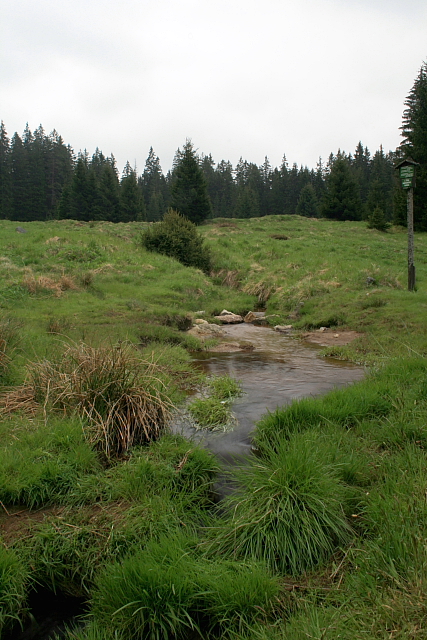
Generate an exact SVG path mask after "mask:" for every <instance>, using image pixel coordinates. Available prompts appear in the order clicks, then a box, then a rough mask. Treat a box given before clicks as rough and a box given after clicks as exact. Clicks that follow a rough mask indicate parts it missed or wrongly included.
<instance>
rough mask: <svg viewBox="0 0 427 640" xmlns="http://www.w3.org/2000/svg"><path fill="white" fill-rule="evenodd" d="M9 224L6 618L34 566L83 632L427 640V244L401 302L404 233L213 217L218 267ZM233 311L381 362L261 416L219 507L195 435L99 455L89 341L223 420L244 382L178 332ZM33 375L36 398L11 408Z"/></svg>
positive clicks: (4, 229) (4, 366)
mask: <svg viewBox="0 0 427 640" xmlns="http://www.w3.org/2000/svg"><path fill="white" fill-rule="evenodd" d="M15 225H16V223H14V222H12V221H4V220H3V221H0V236H1V242H0V281H1V284H0V317H1V320H0V384H1V387H2V388H1V392H2V393H1V398H0V402H1V406H2V417H1V420H0V436H1V438H0V500H1V503H2V504H1V505H0V507H1V510H0V526H1V531H2V536H3V537H2V545H1V547H0V565H1V566H4V567H6V573H4V574H3V575H6V584H7V586H6V591H5V594H6V595H5V596H4V595H3V592H1V588H0V598H6V600H5V603H3V602H2V604H3V608H2V609H1V610H2V612H3V611H6V616H7V618H6V619H5V618H3V621H2V622H1V623H0V626H1V624H6V623H7V624H9V623H8V622H6V621H9V620H10V621H12V620H14V619H16V618H19V619H23V610H24V609H25V600H26V597H27V595H28V590H29V588H30V581H29V580H28V573H27V569H26V567H27V566H31V571H32V578H31V579H32V580H36V581H37V582H39V583H40V584H42V585H44V586H46V587H49V588H52V589H53V590H57V591H61V590H63V591H65V592H67V593H69V594H74V595H76V594H78V595H84V596H85V597H86V598H88V599H89V600H90V601H91V602H92V605H91V610H90V612H89V613H90V623H89V625H88V626H87V627H86V628H85V629H81V630H75V631H70V632H69V634H68V635H69V638H70V640H71V638H74V639H78V640H113V638H114V639H115V640H125V639H127V638H129V637H136V638H137V637H152V638H163V637H174V638H178V637H180V636H181V637H189V636H190V635H191V634H193V637H194V638H197V637H198V636H197V629H200V630H201V635H202V637H207V638H210V637H212V638H220V637H221V638H230V639H231V638H233V639H237V638H239V640H240V639H241V638H242V639H244V638H247V639H249V638H250V639H251V640H255V639H258V640H259V639H261V640H262V639H264V640H276V639H278V638H280V639H282V640H285V639H286V640H294V639H296V640H302V639H303V638H304V639H306V638H307V637H312V638H317V639H318V640H321V639H322V640H325V639H330V640H335V639H336V638H338V637H341V638H345V639H348V640H354V638H367V639H368V640H370V639H372V640H375V639H384V640H385V639H386V638H387V639H388V640H389V639H390V638H399V639H402V640H403V639H405V640H406V639H407V638H414V640H415V638H427V632H426V631H425V629H426V628H427V608H426V605H425V602H426V593H427V581H426V576H427V572H426V566H427V565H426V557H425V549H426V548H427V529H426V526H425V522H426V520H427V513H426V506H425V505H426V501H425V495H426V490H427V485H426V480H425V477H426V473H425V471H426V465H425V451H426V446H427V427H426V425H427V382H426V381H427V364H426V362H427V359H426V356H427V325H426V322H425V318H426V313H427V295H426V293H427V266H426V264H427V260H426V258H427V236H426V235H425V234H416V239H415V262H416V268H417V291H416V292H413V293H412V292H411V293H410V292H408V291H406V251H407V249H406V240H407V238H406V231H405V230H402V229H399V228H392V229H391V230H390V231H389V232H388V233H385V234H383V233H379V232H378V231H375V230H368V229H366V225H365V223H357V222H343V223H340V222H333V221H328V220H311V219H302V218H299V217H297V216H289V217H285V216H276V217H268V216H267V217H265V218H262V219H253V220H251V219H249V220H236V221H233V222H232V224H231V223H229V224H228V225H227V226H224V225H223V223H222V222H221V221H211V222H210V223H209V224H207V225H204V226H202V227H200V228H199V231H200V232H201V233H202V234H203V236H204V237H205V239H206V244H207V245H208V246H209V248H210V251H211V254H212V259H213V265H214V266H213V271H212V273H210V274H205V273H202V272H201V271H200V270H197V269H193V268H188V267H184V266H182V265H181V264H180V263H178V262H177V261H175V260H173V259H172V258H168V257H166V256H162V255H158V254H154V253H148V252H147V251H145V250H144V249H143V248H142V247H141V245H140V241H139V238H140V234H141V231H142V230H143V229H144V228H145V226H146V225H144V223H130V224H117V225H114V224H110V223H102V222H100V223H91V224H80V223H76V222H73V221H52V222H49V223H39V222H34V223H29V224H28V225H26V228H27V233H26V234H17V233H16V232H15ZM283 235H285V236H287V237H288V240H287V241H286V242H280V241H278V240H277V239H276V238H274V236H283ZM368 277H370V278H373V279H374V283H373V284H368V282H371V281H370V280H369V281H368V280H367V278H368ZM223 308H227V309H230V310H231V311H234V312H236V313H240V314H245V313H246V312H247V311H249V310H254V309H256V308H265V309H266V313H267V315H269V316H271V317H270V318H269V322H270V323H271V324H292V325H293V327H294V332H293V336H294V337H295V338H298V337H299V335H300V332H302V331H306V330H316V329H317V328H320V327H321V326H326V327H330V328H333V329H334V330H336V331H337V333H340V332H341V331H343V330H345V329H353V330H356V331H358V332H359V333H360V337H359V338H358V339H357V340H356V341H355V342H353V343H352V344H350V345H346V346H337V347H336V346H332V347H326V348H324V349H323V350H322V351H321V352H319V353H321V354H323V355H329V356H333V357H339V358H343V359H348V360H352V361H354V362H359V363H364V364H367V365H368V366H369V372H368V371H367V376H366V378H365V379H364V380H363V381H361V382H360V383H357V384H355V385H353V386H351V387H348V388H346V389H342V390H340V391H332V392H331V393H329V394H327V395H326V396H324V397H322V398H306V399H302V400H299V401H296V402H293V403H291V404H290V405H289V406H287V407H282V408H280V407H279V408H278V409H277V410H276V411H274V412H272V413H270V414H268V415H266V416H264V417H263V418H262V419H261V421H260V422H259V424H258V425H257V427H256V430H255V432H254V444H255V445H256V447H257V452H256V454H255V456H251V458H250V459H249V460H248V462H247V464H245V465H244V466H243V467H242V469H240V470H238V473H237V474H236V477H235V478H234V480H233V481H234V482H235V485H234V486H235V491H234V493H232V494H231V495H230V496H229V497H228V498H227V500H226V501H225V502H224V503H222V504H221V508H220V509H216V508H215V507H214V505H213V504H212V499H213V493H212V488H213V484H214V482H215V479H216V474H217V471H218V468H219V465H218V463H217V461H216V460H215V458H214V457H213V456H212V455H211V454H209V453H208V452H207V451H206V450H204V449H202V448H200V447H198V446H196V445H195V443H194V442H190V441H188V440H186V439H184V438H181V437H177V436H172V435H171V434H168V433H167V432H162V433H163V435H162V437H161V438H159V439H157V440H156V441H154V442H151V443H145V444H144V443H139V444H138V446H136V441H134V442H133V444H132V446H129V447H128V448H127V451H126V453H125V452H124V451H123V452H122V454H123V455H122V456H121V457H120V458H114V457H110V458H109V459H108V458H106V457H105V456H103V455H101V454H100V452H99V448H98V447H97V446H96V445H95V446H91V442H90V439H89V440H88V437H87V436H88V431H87V425H88V421H87V417H88V416H86V420H82V418H81V417H80V418H77V416H76V415H75V409H76V408H77V406H78V405H79V402H80V400H81V399H77V397H76V388H77V387H76V386H74V387H72V385H71V383H70V379H71V378H73V376H74V373H73V371H75V370H74V369H72V368H71V367H70V366H68V364H69V359H68V360H67V358H68V357H69V356H70V354H71V353H72V350H73V349H75V348H76V346H77V345H84V349H87V352H88V353H89V352H90V353H96V354H98V356H99V355H100V354H101V355H102V354H104V355H106V354H107V353H109V354H110V356H112V355H114V354H115V355H117V353H119V352H121V351H123V350H127V349H129V350H130V351H131V353H132V358H131V360H133V359H136V360H138V361H141V362H150V363H152V369H151V370H152V372H154V371H155V372H156V375H155V377H156V380H157V382H156V383H155V385H156V384H158V385H159V386H158V387H156V389H161V390H162V392H164V393H165V395H166V397H167V398H169V400H170V401H171V403H172V404H175V405H177V404H180V403H181V402H183V401H184V400H185V398H186V395H187V394H188V392H189V391H190V390H192V391H194V390H195V389H197V390H199V392H200V393H202V398H199V399H198V400H200V404H201V407H202V409H201V411H202V413H201V416H202V417H201V420H202V421H203V419H205V417H206V416H208V418H206V420H207V423H209V422H210V423H211V424H212V421H213V422H216V419H215V420H214V419H213V418H212V417H211V416H210V412H211V411H212V412H213V415H215V411H220V412H224V411H226V412H228V413H227V416H228V418H229V416H230V413H229V411H230V406H231V399H232V398H233V397H235V396H236V395H237V394H238V392H239V388H238V384H237V383H236V381H234V380H232V379H229V378H228V379H227V378H213V379H206V376H205V375H204V374H200V372H198V371H196V369H194V368H193V366H192V359H191V352H192V351H194V350H198V349H201V348H205V345H204V344H202V343H200V342H199V341H198V340H196V339H194V338H190V337H189V336H188V335H187V334H186V333H185V332H186V329H187V328H188V327H189V326H190V324H191V322H192V318H194V317H196V315H198V314H197V312H200V311H203V312H204V314H203V317H205V318H207V319H211V318H212V316H213V315H217V314H218V313H219V312H220V311H221V310H222V309H223ZM112 345H116V347H113V346H112ZM114 349H116V351H114ZM67 353H68V355H67ZM75 355H76V353H74V356H75ZM111 359H112V360H113V361H114V363H116V364H118V363H117V362H116V360H114V358H110V360H111ZM74 360H75V362H77V360H78V359H77V360H76V359H75V358H74ZM102 361H103V358H101V359H98V361H97V362H98V364H94V366H93V367H92V374H93V376H92V377H90V376H89V377H87V378H86V382H87V384H86V391H87V392H88V393H89V396H91V398H92V400H93V402H92V406H94V407H95V408H96V411H97V412H98V413H100V414H101V413H102V412H103V411H104V409H105V407H107V414H108V403H109V402H110V400H112V401H113V403H114V402H115V401H116V400H117V397H118V396H117V395H115V390H117V389H118V387H120V380H124V379H125V380H129V376H130V378H132V375H133V374H132V372H131V367H130V365H129V362H130V361H129V360H127V362H128V364H125V365H124V367H123V369H120V367H119V366H117V367H116V366H115V365H114V366H113V373H111V371H110V373H109V374H108V375H107V376H104V375H103V367H102V366H99V364H100V363H101V364H102ZM85 362H86V360H85ZM30 363H37V365H35V368H34V365H33V368H31V365H30ZM67 363H68V364H67ZM37 367H38V369H37ZM76 369H78V370H80V369H82V370H83V369H84V366H83V365H82V362H80V360H78V366H77V367H76ZM89 369H90V367H89ZM119 369H120V370H122V372H123V374H124V375H123V376H119V375H118V372H119ZM114 370H116V373H114ZM30 371H32V372H33V374H34V375H33V378H32V381H33V391H34V393H33V394H32V396H31V397H30V395H27V396H26V395H25V394H24V395H23V396H22V395H21V404H19V403H17V398H18V396H19V393H18V392H20V393H21V394H22V388H23V385H24V383H25V384H26V387H27V388H28V386H29V385H28V383H29V381H30V380H31V376H30ZM49 372H50V373H52V372H53V373H54V375H53V376H51V375H50V374H49V375H48V376H46V375H44V374H46V373H49ZM74 377H75V376H74ZM137 377H138V376H137ZM58 379H61V380H66V381H67V385H68V386H67V391H66V392H65V391H64V390H63V391H58V389H59V385H58V384H57V381H58ZM43 380H44V383H43ZM55 380H56V382H54V381H55ZM98 383H99V384H98ZM70 385H71V386H70ZM143 386H144V388H145V387H146V386H147V385H146V384H145V383H144V385H143ZM120 388H122V387H120ZM70 389H71V390H72V392H71V393H70ZM110 392H111V393H110ZM17 393H18V395H17ZM55 393H56V394H57V395H56V396H55ZM79 393H80V391H79ZM5 394H11V395H8V396H7V397H8V398H9V400H8V402H9V404H5V400H4V398H5ZM91 394H92V395H91ZM77 395H78V394H77ZM139 396H140V397H141V393H139ZM35 399H37V400H38V402H34V400H35ZM194 401H195V400H194V397H193V402H194ZM13 402H15V404H13ZM209 403H211V405H212V407H211V408H209ZM18 404H19V408H20V411H18V412H16V411H12V409H17V408H18V406H17V405H18ZM81 406H86V408H87V407H88V406H89V405H84V403H83V404H82V405H81ZM7 407H8V408H7ZM88 410H89V413H90V409H88ZM203 412H204V413H203ZM223 417H224V416H223ZM125 422H126V424H127V423H128V421H126V420H125ZM123 424H124V423H123ZM116 435H117V434H116ZM92 444H94V443H93V442H92ZM28 509H29V510H28ZM32 509H40V510H41V511H33V510H32ZM16 510H18V511H19V512H20V515H19V517H16V516H13V515H9V514H12V513H13V512H14V511H16ZM12 525H13V526H12ZM3 551H4V553H3ZM218 552H220V553H219V555H218ZM4 558H6V560H5V561H4V562H5V564H2V563H3V560H4ZM17 558H19V562H18V560H17ZM260 563H261V564H260ZM265 565H267V566H268V567H269V570H267V569H266V568H265ZM1 571H2V569H0V575H2V574H1ZM269 571H273V573H275V574H276V577H274V576H273V577H272V575H271V574H270V573H269ZM277 575H279V578H277ZM1 579H2V578H0V581H1ZM141 584H143V585H145V588H146V591H145V592H143V591H142V590H141ZM132 603H133V604H132ZM135 603H136V604H135ZM113 614H114V615H113ZM199 637H200V635H199Z"/></svg>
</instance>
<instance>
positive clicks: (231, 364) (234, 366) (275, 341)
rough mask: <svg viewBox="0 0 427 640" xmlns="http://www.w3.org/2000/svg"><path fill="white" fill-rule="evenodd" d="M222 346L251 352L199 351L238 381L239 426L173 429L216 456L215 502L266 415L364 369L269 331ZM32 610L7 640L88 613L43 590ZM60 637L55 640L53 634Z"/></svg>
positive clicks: (48, 634)
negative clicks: (219, 466)
mask: <svg viewBox="0 0 427 640" xmlns="http://www.w3.org/2000/svg"><path fill="white" fill-rule="evenodd" d="M224 334H225V335H224V341H226V342H248V343H251V344H252V345H253V347H254V350H253V351H238V352H232V353H213V352H210V353H209V352H201V353H198V354H196V355H195V356H194V362H195V365H196V366H198V367H200V368H202V369H203V370H204V371H206V372H207V373H209V374H212V375H224V374H228V375H230V376H232V377H233V378H236V379H237V380H239V381H240V384H241V386H242V389H243V395H242V396H241V397H240V398H237V399H236V400H235V401H234V402H233V406H232V408H233V413H234V415H235V417H236V425H235V428H234V429H233V430H232V431H228V432H225V433H223V432H210V431H208V430H199V431H197V430H196V429H194V428H193V427H192V426H190V425H189V423H188V422H185V421H184V422H182V421H181V422H179V421H178V422H177V423H176V424H174V425H173V430H174V431H176V432H179V433H182V434H183V435H184V436H186V437H188V438H190V439H192V440H194V441H196V442H199V443H200V444H201V445H202V446H205V447H207V448H208V449H209V450H210V451H212V452H213V453H215V454H216V455H217V456H218V459H219V460H220V461H221V462H222V463H223V467H224V472H223V473H220V474H219V477H218V482H217V484H216V486H215V488H214V491H215V493H216V496H217V499H218V500H220V499H221V498H222V497H223V496H224V495H226V494H227V493H229V492H230V491H231V490H232V484H230V478H229V477H228V474H227V467H228V468H229V467H230V466H232V465H233V464H235V463H236V462H238V461H239V459H240V460H241V459H242V456H246V455H247V454H249V453H250V452H251V440H250V433H251V431H252V430H253V429H254V426H255V423H256V422H257V421H258V420H259V419H260V418H261V416H262V415H263V414H265V413H266V412H267V411H274V410H275V409H276V407H279V406H283V405H286V404H289V403H290V402H292V400H295V399H298V398H303V397H307V396H315V395H320V394H324V393H326V392H328V391H330V390H331V389H333V388H335V387H342V386H345V385H347V384H350V383H352V382H356V381H357V380H360V379H361V378H363V376H364V373H365V371H364V369H363V368H362V367H360V366H357V365H353V364H350V363H347V362H342V361H339V360H334V359H332V358H323V357H320V356H319V347H316V346H313V345H309V344H306V343H303V342H300V341H298V340H294V339H292V338H291V337H289V336H287V335H285V334H281V333H278V332H276V331H274V330H273V329H270V328H268V327H259V326H253V325H251V324H247V323H245V324H236V325H229V326H227V327H224ZM29 604H30V609H32V610H33V614H34V615H35V616H36V617H37V620H36V618H35V617H34V615H33V617H32V621H30V623H29V624H28V625H26V626H25V627H24V629H20V628H18V627H15V628H14V629H12V631H11V633H10V634H6V636H5V640H47V639H48V638H53V637H57V638H60V637H63V633H64V628H65V623H67V622H68V623H72V622H73V621H75V619H76V616H78V615H79V614H82V613H83V612H84V607H83V602H82V601H81V600H79V599H75V598H67V597H61V596H60V595H57V596H55V595H54V594H52V593H49V592H45V590H43V589H41V590H40V591H39V592H37V593H35V594H33V596H32V601H31V602H30V603H29ZM55 634H57V635H55Z"/></svg>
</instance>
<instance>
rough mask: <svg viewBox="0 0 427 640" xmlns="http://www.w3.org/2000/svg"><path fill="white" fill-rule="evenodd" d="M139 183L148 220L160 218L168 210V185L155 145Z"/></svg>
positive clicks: (151, 149)
mask: <svg viewBox="0 0 427 640" xmlns="http://www.w3.org/2000/svg"><path fill="white" fill-rule="evenodd" d="M138 185H139V186H140V188H141V190H142V195H143V197H144V203H145V209H146V216H147V220H148V221H150V222H155V221H158V220H160V219H161V218H162V216H163V214H164V212H165V210H166V202H167V200H168V187H167V184H166V179H165V177H164V175H163V171H162V167H161V166H160V160H159V157H158V156H156V154H155V153H154V150H153V147H150V151H149V154H148V158H147V160H146V162H145V168H144V172H143V174H142V176H140V177H139V178H138Z"/></svg>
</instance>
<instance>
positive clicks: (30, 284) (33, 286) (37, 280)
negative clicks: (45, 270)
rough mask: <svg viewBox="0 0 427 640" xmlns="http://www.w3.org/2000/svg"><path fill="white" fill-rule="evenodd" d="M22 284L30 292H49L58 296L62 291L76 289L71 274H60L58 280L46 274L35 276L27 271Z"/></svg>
mask: <svg viewBox="0 0 427 640" xmlns="http://www.w3.org/2000/svg"><path fill="white" fill-rule="evenodd" d="M22 286H23V287H24V288H25V289H27V291H28V292H29V293H31V294H40V293H46V292H51V293H53V294H54V295H55V296H56V297H57V298H59V297H60V296H61V295H62V294H63V293H64V291H69V290H70V289H77V288H78V287H77V285H76V283H75V282H74V279H73V278H72V277H71V276H67V275H65V274H63V275H61V276H60V278H59V279H58V280H54V279H53V278H49V277H47V276H35V275H34V274H33V273H27V274H26V275H25V277H24V279H23V281H22Z"/></svg>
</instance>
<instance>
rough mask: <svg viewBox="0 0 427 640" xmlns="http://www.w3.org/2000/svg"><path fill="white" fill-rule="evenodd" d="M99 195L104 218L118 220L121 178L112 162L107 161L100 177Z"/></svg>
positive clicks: (110, 220)
mask: <svg viewBox="0 0 427 640" xmlns="http://www.w3.org/2000/svg"><path fill="white" fill-rule="evenodd" d="M99 197H100V206H101V217H102V220H108V221H109V222H118V221H119V219H120V207H119V179H118V177H117V172H116V171H115V169H114V167H113V165H112V164H111V162H105V164H104V166H103V167H102V170H101V175H100V178H99Z"/></svg>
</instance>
